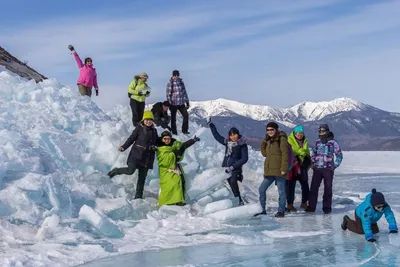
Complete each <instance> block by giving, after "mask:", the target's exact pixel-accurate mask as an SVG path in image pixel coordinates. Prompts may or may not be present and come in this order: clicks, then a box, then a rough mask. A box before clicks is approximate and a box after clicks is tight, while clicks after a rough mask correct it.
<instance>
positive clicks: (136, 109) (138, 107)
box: [129, 98, 145, 127]
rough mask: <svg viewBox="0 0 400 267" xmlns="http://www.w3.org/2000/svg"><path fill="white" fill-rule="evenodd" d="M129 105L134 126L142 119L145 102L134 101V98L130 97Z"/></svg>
mask: <svg viewBox="0 0 400 267" xmlns="http://www.w3.org/2000/svg"><path fill="white" fill-rule="evenodd" d="M129 105H130V106H131V110H132V123H133V126H135V127H136V126H137V125H138V124H139V122H140V121H141V120H142V119H143V113H144V107H145V103H144V102H139V101H136V100H135V99H132V98H131V99H130V103H129Z"/></svg>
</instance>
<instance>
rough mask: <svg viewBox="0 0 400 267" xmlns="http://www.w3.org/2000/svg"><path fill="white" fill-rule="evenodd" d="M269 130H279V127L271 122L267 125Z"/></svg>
mask: <svg viewBox="0 0 400 267" xmlns="http://www.w3.org/2000/svg"><path fill="white" fill-rule="evenodd" d="M267 128H274V129H275V130H278V129H279V125H278V124H277V123H276V122H273V121H271V122H269V123H268V124H267Z"/></svg>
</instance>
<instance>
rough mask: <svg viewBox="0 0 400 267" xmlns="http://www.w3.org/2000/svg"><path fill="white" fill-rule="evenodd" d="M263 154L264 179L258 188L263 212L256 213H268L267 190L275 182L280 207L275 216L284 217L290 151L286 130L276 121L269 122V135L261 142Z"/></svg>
mask: <svg viewBox="0 0 400 267" xmlns="http://www.w3.org/2000/svg"><path fill="white" fill-rule="evenodd" d="M261 154H262V155H263V156H264V157H265V161H264V180H263V182H262V183H261V185H260V187H259V188H258V191H259V193H260V204H261V208H262V212H261V213H258V214H256V215H260V214H267V211H266V208H265V206H266V202H267V194H266V191H267V189H268V188H269V187H270V186H271V184H272V183H273V182H275V183H276V184H277V186H278V192H279V208H278V212H277V213H276V214H275V217H284V216H285V206H286V205H285V204H286V177H287V171H288V166H289V160H288V158H289V156H288V154H289V152H288V142H287V135H286V133H285V132H282V131H279V126H278V124H276V123H275V122H270V123H268V124H267V135H266V137H265V138H264V140H263V141H262V143H261Z"/></svg>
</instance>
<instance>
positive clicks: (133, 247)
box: [0, 71, 400, 266]
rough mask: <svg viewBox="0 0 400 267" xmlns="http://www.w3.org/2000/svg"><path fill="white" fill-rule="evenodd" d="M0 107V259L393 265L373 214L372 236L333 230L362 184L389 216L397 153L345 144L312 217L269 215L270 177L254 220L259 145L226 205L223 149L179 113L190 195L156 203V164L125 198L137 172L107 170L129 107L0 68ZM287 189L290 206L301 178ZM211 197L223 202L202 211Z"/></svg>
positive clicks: (394, 250)
mask: <svg viewBox="0 0 400 267" xmlns="http://www.w3.org/2000/svg"><path fill="white" fill-rule="evenodd" d="M0 113H1V116H0V146H1V148H2V149H0V240H1V241H0V251H1V253H2V257H0V266H71V265H78V264H83V263H85V262H88V261H91V260H95V259H98V258H104V257H109V258H105V259H104V260H99V261H97V262H93V263H92V266H111V265H112V266H116V265H117V264H118V265H119V266H124V264H125V266H131V265H132V262H140V263H141V266H205V265H208V266H276V265H280V266H334V265H337V266H359V265H361V264H364V266H399V265H400V262H399V256H398V244H399V242H398V239H397V238H398V236H397V235H388V231H387V227H388V226H387V223H386V222H385V220H384V219H382V220H381V221H380V222H379V224H380V228H381V232H380V233H379V234H378V235H377V238H378V242H377V243H376V244H369V243H368V242H365V240H364V237H363V236H359V235H355V234H352V233H349V232H348V231H346V232H343V231H342V230H341V229H340V223H341V220H342V217H343V215H345V214H347V215H349V216H351V217H352V216H354V208H355V207H356V205H357V204H358V203H360V202H361V201H363V199H364V198H365V196H366V195H367V194H368V193H369V192H370V190H371V188H373V187H376V188H377V189H378V190H379V191H382V192H383V193H384V194H385V197H386V199H387V201H388V202H389V203H390V204H392V209H393V210H394V212H395V215H396V219H397V221H398V222H399V221H400V219H399V215H398V214H399V212H400V205H398V203H400V193H399V192H400V184H399V183H397V182H396V181H397V180H398V179H399V177H400V175H399V173H400V165H398V164H397V158H398V157H399V156H400V153H398V152H344V153H345V155H344V156H345V159H344V161H343V164H342V165H341V166H340V168H338V169H337V170H336V171H335V175H336V176H335V179H334V197H333V202H334V203H333V207H334V209H333V213H332V214H331V215H328V216H326V215H323V214H322V211H321V207H320V203H319V205H318V207H317V212H316V214H313V215H310V214H305V213H303V212H297V213H293V214H287V216H286V217H285V218H282V219H275V218H274V217H273V216H272V215H273V214H274V213H275V212H276V210H277V198H278V197H277V189H276V186H271V188H270V189H269V192H268V203H267V206H268V211H269V214H268V215H266V216H258V217H257V218H254V217H253V216H252V215H253V214H254V213H256V212H259V211H260V207H259V205H258V204H257V201H258V186H259V184H260V183H261V181H262V179H263V178H262V173H263V158H262V157H261V155H260V153H259V152H257V151H254V150H251V149H250V150H249V154H250V157H249V162H248V163H247V164H246V165H245V167H244V170H243V171H244V180H243V183H241V184H240V187H241V192H242V195H243V197H244V198H245V199H246V201H248V202H249V204H248V205H245V206H243V207H232V208H228V207H229V206H230V204H229V203H232V205H235V203H233V197H232V193H231V190H230V189H229V186H228V185H227V183H226V181H225V179H226V177H227V176H226V174H225V173H224V172H223V168H222V167H221V162H222V159H223V156H224V149H223V147H222V146H221V145H220V144H218V143H217V142H216V141H215V140H214V138H213V137H212V135H211V133H210V130H209V129H208V128H201V127H199V126H198V125H197V124H196V123H195V122H190V129H189V131H190V132H191V133H193V135H197V136H199V137H200V138H201V141H200V142H197V143H196V144H195V145H194V146H193V147H191V148H189V149H188V150H187V151H186V153H185V158H184V161H183V162H182V165H183V166H184V169H185V173H186V182H187V195H188V198H187V199H186V202H187V203H189V205H186V206H184V207H176V206H164V207H162V208H160V209H158V206H157V194H158V187H159V185H158V179H159V177H158V168H157V163H155V164H154V167H155V168H154V169H153V170H152V171H150V172H149V176H148V179H147V180H146V186H145V191H144V197H145V199H143V200H142V199H137V200H132V195H133V194H134V191H135V187H136V181H137V173H135V174H134V175H132V176H128V175H120V176H117V177H115V178H113V179H112V180H111V179H109V178H108V177H107V172H108V171H109V170H110V169H111V168H113V167H119V166H125V165H126V157H127V155H128V153H129V151H125V152H123V153H120V152H118V151H117V148H118V146H120V145H121V144H122V143H123V142H124V141H125V140H126V138H127V137H128V136H129V135H130V133H131V131H132V126H131V112H130V108H129V106H116V107H115V109H113V110H112V111H109V112H108V113H105V112H104V111H103V110H101V109H99V108H98V107H97V105H96V104H95V103H94V102H93V101H92V100H91V99H90V98H88V97H81V96H80V95H79V93H78V92H77V90H76V89H75V86H74V87H73V89H71V88H69V87H65V86H62V85H61V84H60V83H59V82H58V81H57V80H55V79H49V80H46V81H44V82H41V83H38V84H36V83H35V82H33V81H26V80H24V79H21V78H19V77H17V76H15V75H12V74H10V73H9V72H7V71H2V72H0ZM180 123H181V118H180V117H179V116H178V124H180ZM158 130H159V131H161V130H162V129H158ZM221 131H223V129H221ZM221 134H225V133H223V132H221ZM188 138H189V137H187V136H179V137H178V139H181V140H186V139H188ZM360 158H362V159H363V160H360ZM321 191H322V188H321ZM296 193H297V195H296V200H295V206H297V207H298V206H299V202H300V186H297V190H296ZM321 197H322V193H320V198H321ZM221 200H222V201H223V202H222V203H226V204H227V205H226V206H220V203H221V202H218V201H221ZM206 207H208V208H207V209H206ZM211 207H217V208H218V209H221V208H223V210H218V211H216V210H213V211H211V212H210V213H208V212H209V211H210V209H211ZM204 213H208V214H206V215H203V214H204ZM155 250H156V251H155ZM135 252H137V253H135ZM132 253H133V254H132ZM120 254H126V255H124V256H121V255H120ZM123 260H125V262H124V263H122V262H123ZM106 261H108V263H109V265H107V264H103V263H104V262H106ZM126 262H128V265H126ZM87 266H89V265H87Z"/></svg>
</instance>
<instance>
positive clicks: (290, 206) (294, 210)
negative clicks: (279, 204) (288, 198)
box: [286, 204, 297, 212]
mask: <svg viewBox="0 0 400 267" xmlns="http://www.w3.org/2000/svg"><path fill="white" fill-rule="evenodd" d="M286 210H287V211H289V212H291V211H293V212H296V211H297V209H296V208H295V207H293V204H289V205H287V208H286Z"/></svg>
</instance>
